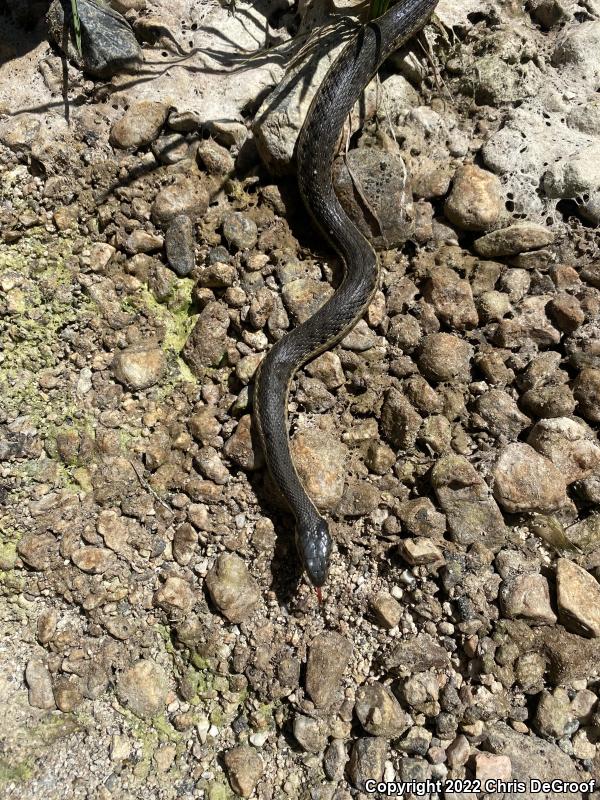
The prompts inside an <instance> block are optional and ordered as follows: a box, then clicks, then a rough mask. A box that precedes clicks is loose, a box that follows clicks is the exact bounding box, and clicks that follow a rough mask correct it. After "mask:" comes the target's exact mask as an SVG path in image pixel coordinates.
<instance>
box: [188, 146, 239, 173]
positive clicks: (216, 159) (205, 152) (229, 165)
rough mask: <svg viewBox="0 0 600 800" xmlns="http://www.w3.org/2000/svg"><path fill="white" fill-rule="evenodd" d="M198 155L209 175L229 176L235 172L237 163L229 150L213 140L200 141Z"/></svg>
mask: <svg viewBox="0 0 600 800" xmlns="http://www.w3.org/2000/svg"><path fill="white" fill-rule="evenodd" d="M196 153H197V157H198V160H199V161H200V162H202V164H204V166H205V167H206V171H207V172H208V174H209V175H218V176H223V175H229V174H230V173H231V172H233V170H234V167H235V163H234V160H233V158H232V156H231V153H230V152H229V150H227V148H225V147H223V146H222V145H220V144H218V143H217V142H214V141H213V140H212V139H203V140H202V141H200V142H199V144H198V150H197V151H196Z"/></svg>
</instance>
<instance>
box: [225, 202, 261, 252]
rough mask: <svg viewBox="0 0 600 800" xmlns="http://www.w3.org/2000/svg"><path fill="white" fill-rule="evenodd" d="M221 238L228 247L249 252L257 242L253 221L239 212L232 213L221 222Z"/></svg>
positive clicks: (256, 232) (256, 231)
mask: <svg viewBox="0 0 600 800" xmlns="http://www.w3.org/2000/svg"><path fill="white" fill-rule="evenodd" d="M223 236H224V237H225V239H226V240H227V242H228V244H229V246H230V247H234V248H235V249H236V250H250V249H252V248H253V247H254V245H255V244H256V242H257V239H258V230H257V227H256V223H255V222H254V220H252V219H250V217H248V216H247V215H246V214H242V212H241V211H234V212H233V213H231V214H227V215H226V216H225V218H224V220H223Z"/></svg>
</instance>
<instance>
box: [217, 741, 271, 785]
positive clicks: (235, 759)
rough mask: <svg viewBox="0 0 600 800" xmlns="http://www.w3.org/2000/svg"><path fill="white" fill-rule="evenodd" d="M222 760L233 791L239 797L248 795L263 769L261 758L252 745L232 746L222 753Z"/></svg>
mask: <svg viewBox="0 0 600 800" xmlns="http://www.w3.org/2000/svg"><path fill="white" fill-rule="evenodd" d="M223 762H224V764H225V769H226V771H227V777H228V778H229V783H230V784H231V788H232V789H233V791H234V792H235V793H236V794H237V795H239V796H240V797H250V795H251V794H252V792H253V791H254V789H255V787H256V784H257V783H258V782H259V780H260V779H261V777H262V774H263V771H264V765H263V762H262V759H261V757H260V756H259V754H258V753H257V752H256V750H255V749H254V747H250V745H239V746H238V747H233V748H232V749H231V750H228V751H227V752H226V753H224V754H223Z"/></svg>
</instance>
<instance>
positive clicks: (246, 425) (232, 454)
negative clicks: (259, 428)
mask: <svg viewBox="0 0 600 800" xmlns="http://www.w3.org/2000/svg"><path fill="white" fill-rule="evenodd" d="M253 427H254V423H253V419H252V415H251V414H244V416H243V417H241V418H240V421H239V422H238V425H237V427H236V429H235V430H234V432H233V434H232V435H231V436H230V437H229V439H228V440H227V441H226V442H225V446H224V447H223V453H224V454H225V455H226V456H227V458H228V459H230V461H233V463H234V464H237V466H238V467H241V468H242V469H244V470H247V471H248V472H253V471H254V470H257V469H261V468H262V466H263V465H264V463H265V457H264V454H263V451H262V447H261V446H260V444H259V443H258V441H256V436H255V433H254V430H253Z"/></svg>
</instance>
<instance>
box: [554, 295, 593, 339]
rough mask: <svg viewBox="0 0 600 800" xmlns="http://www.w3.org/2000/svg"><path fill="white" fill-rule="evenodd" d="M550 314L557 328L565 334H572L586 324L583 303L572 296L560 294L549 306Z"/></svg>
mask: <svg viewBox="0 0 600 800" xmlns="http://www.w3.org/2000/svg"><path fill="white" fill-rule="evenodd" d="M548 314H549V316H550V318H551V319H552V320H553V321H554V324H555V325H556V327H557V328H558V329H559V330H561V331H563V332H564V333H572V332H573V331H575V330H577V328H579V326H580V325H583V323H584V322H585V313H584V311H583V309H582V307H581V303H580V302H579V300H578V299H577V298H576V297H572V296H571V295H570V294H566V293H564V294H560V295H558V296H557V297H554V298H553V299H552V300H551V301H550V303H549V304H548Z"/></svg>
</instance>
